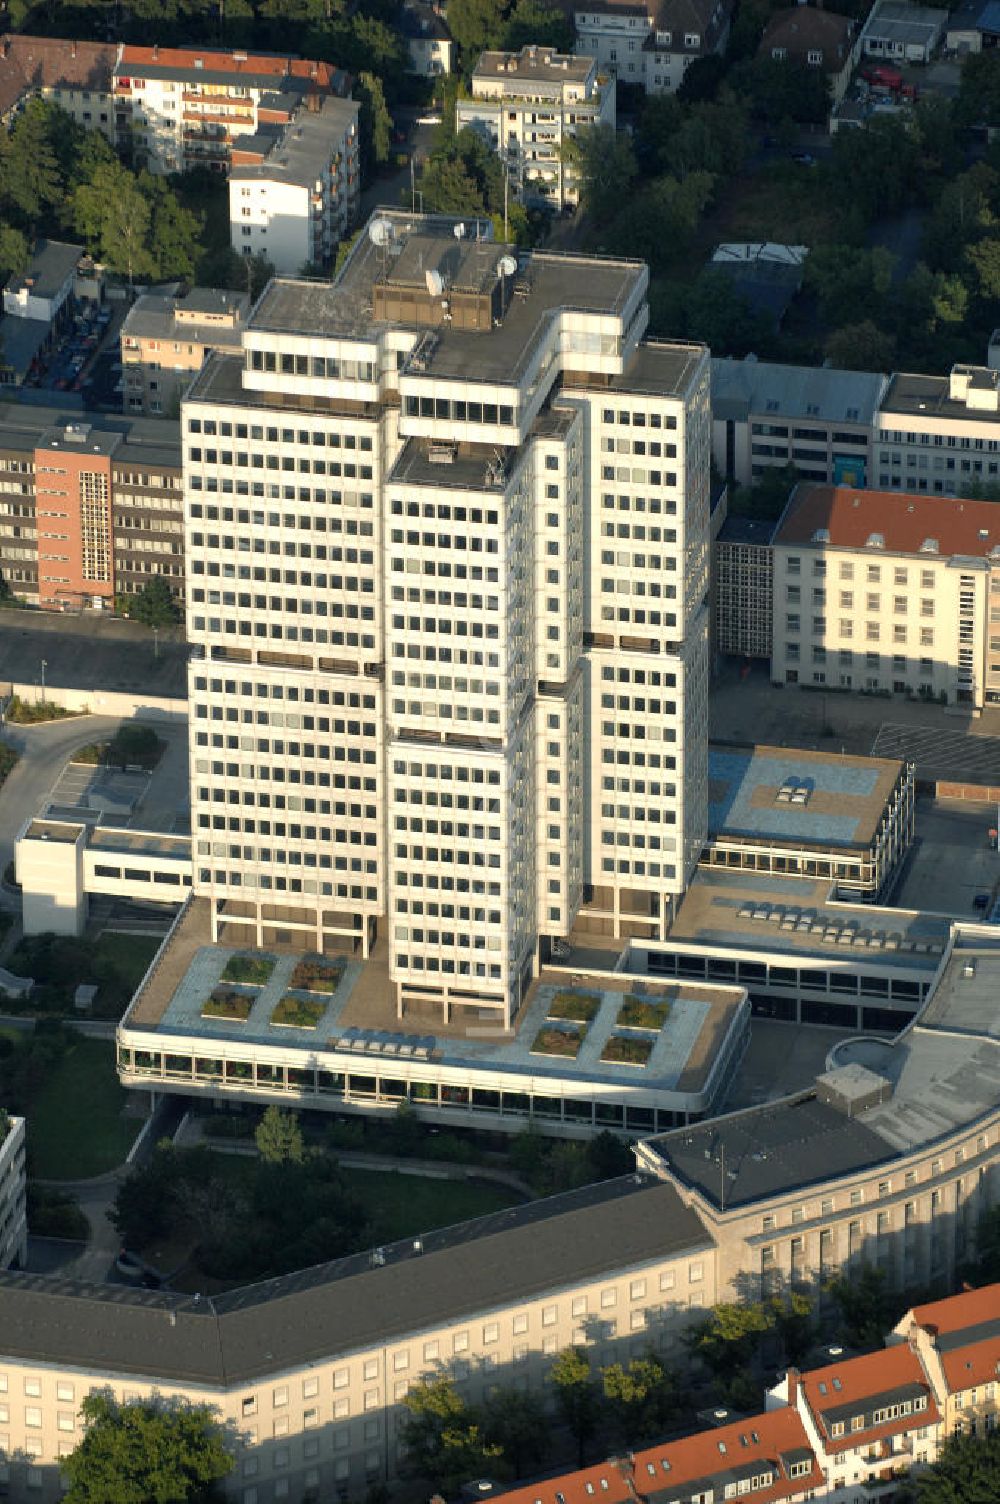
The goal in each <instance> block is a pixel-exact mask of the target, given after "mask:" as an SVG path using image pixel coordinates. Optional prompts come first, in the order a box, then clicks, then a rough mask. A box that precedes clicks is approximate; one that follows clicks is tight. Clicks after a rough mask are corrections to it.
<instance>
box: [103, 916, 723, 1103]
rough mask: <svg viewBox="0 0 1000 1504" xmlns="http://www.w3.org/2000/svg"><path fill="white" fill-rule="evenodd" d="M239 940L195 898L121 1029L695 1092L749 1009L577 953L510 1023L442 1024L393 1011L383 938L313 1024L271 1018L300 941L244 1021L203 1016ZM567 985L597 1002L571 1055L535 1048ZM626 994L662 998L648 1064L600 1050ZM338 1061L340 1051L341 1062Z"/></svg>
mask: <svg viewBox="0 0 1000 1504" xmlns="http://www.w3.org/2000/svg"><path fill="white" fill-rule="evenodd" d="M244 949H245V947H242V946H236V945H232V944H213V943H212V941H211V928H210V918H209V906H208V901H207V900H206V899H203V898H197V897H195V898H192V899H190V900H189V901H188V904H187V905H186V907H185V909H184V910H183V911H182V913H181V915H180V917H179V919H178V921H177V923H176V924H175V925H174V927H173V929H172V930H171V933H170V935H169V936H168V938H167V940H166V941H165V942H164V945H163V947H162V949H161V951H160V953H159V955H158V957H157V959H156V962H155V965H154V967H153V968H152V969H151V972H150V974H149V975H148V977H147V978H146V981H145V983H144V985H143V987H142V989H141V990H140V992H138V993H137V994H136V996H135V998H134V999H133V1001H132V1003H131V1005H130V1007H129V1010H128V1012H127V1013H126V1015H125V1018H124V1019H123V1020H122V1029H123V1030H124V1031H125V1032H126V1033H128V1032H130V1031H149V1030H155V1032H156V1034H157V1035H158V1036H161V1037H162V1038H163V1039H164V1042H165V1043H166V1042H167V1041H168V1040H169V1039H170V1038H171V1037H173V1038H178V1037H183V1038H196V1039H199V1040H207V1039H211V1040H213V1041H215V1042H216V1043H217V1044H220V1045H224V1044H225V1043H226V1042H234V1041H235V1042H238V1043H239V1044H244V1043H252V1044H254V1045H263V1046H272V1047H276V1048H280V1049H282V1050H283V1051H287V1050H288V1049H301V1050H304V1051H306V1052H308V1055H309V1057H310V1059H311V1060H315V1059H316V1058H317V1057H318V1056H321V1055H323V1054H327V1055H337V1056H338V1057H340V1056H342V1055H343V1054H345V1053H347V1054H349V1055H350V1056H352V1057H353V1058H355V1059H358V1057H364V1056H370V1057H381V1058H385V1057H386V1056H392V1057H394V1058H397V1059H400V1060H403V1059H411V1060H412V1059H433V1060H434V1061H435V1062H440V1063H441V1064H443V1065H453V1066H458V1067H462V1068H475V1069H477V1070H486V1071H497V1072H498V1073H501V1072H502V1073H503V1075H504V1076H505V1077H508V1078H509V1077H510V1076H511V1075H519V1076H525V1077H529V1076H530V1077H531V1078H532V1079H533V1080H535V1081H536V1082H537V1081H539V1080H542V1079H544V1078H546V1077H548V1078H551V1079H552V1080H553V1083H555V1082H556V1081H559V1080H563V1081H565V1080H573V1081H578V1082H584V1081H586V1082H588V1083H590V1082H593V1083H595V1084H603V1085H605V1086H611V1085H617V1086H622V1085H626V1084H627V1085H628V1086H630V1087H635V1088H638V1089H640V1090H641V1089H649V1090H652V1091H657V1092H675V1093H679V1094H691V1093H697V1092H699V1091H701V1090H703V1089H704V1087H705V1086H706V1084H707V1082H708V1080H709V1078H710V1075H711V1072H712V1069H713V1066H714V1064H715V1060H716V1058H717V1056H718V1054H719V1052H720V1050H721V1049H722V1047H723V1045H724V1044H725V1042H726V1040H727V1038H728V1036H729V1034H730V1031H731V1030H732V1028H733V1026H734V1024H735V1023H736V1021H737V1018H738V1017H739V1015H740V1014H741V1013H742V1012H743V1011H745V1008H746V1002H745V994H744V990H743V988H742V987H735V986H728V987H727V986H724V985H715V984H699V983H683V984H678V983H673V982H657V981H650V980H649V979H648V978H635V977H629V976H623V975H610V974H605V973H602V972H601V971H599V970H597V969H592V968H589V967H586V965H585V961H584V959H583V958H581V960H580V961H579V962H578V963H577V970H576V971H575V972H568V971H567V970H565V969H563V968H561V967H557V966H553V967H546V968H543V970H542V972H541V974H540V975H539V977H538V978H537V980H536V982H535V983H534V984H533V986H532V989H531V992H530V995H529V998H528V1001H527V1003H526V1005H525V1007H524V1009H523V1010H522V1013H521V1016H520V1018H519V1020H518V1023H517V1026H516V1029H515V1030H514V1031H513V1033H510V1032H505V1031H502V1030H500V1029H499V1028H498V1027H497V1026H496V1024H495V1022H491V1021H490V1020H488V1019H487V1020H479V1019H477V1020H475V1021H474V1022H473V1023H471V1024H470V1023H467V1022H461V1023H459V1022H453V1023H452V1024H451V1025H449V1026H444V1025H443V1024H442V1023H441V1022H440V1019H439V1018H437V1017H435V1016H433V1015H431V1014H427V1013H420V1014H416V1013H414V1014H410V1013H408V1014H407V1015H406V1016H405V1017H404V1018H402V1019H399V1018H397V1016H396V1010H395V1003H394V1001H393V996H392V989H391V986H390V982H389V972H388V952H387V947H386V946H385V943H384V941H380V942H379V943H378V945H377V946H376V948H375V950H374V952H373V954H372V956H371V957H370V958H369V960H368V961H362V960H361V959H360V958H356V957H354V956H350V955H349V956H346V957H342V958H341V959H342V960H343V962H344V968H343V974H342V976H341V978H340V981H339V983H338V985H337V988H336V990H335V992H334V993H333V994H332V995H331V996H330V997H329V999H328V1000H326V1008H325V1011H324V1013H323V1015H322V1017H321V1018H320V1019H319V1021H318V1024H317V1027H316V1028H313V1029H296V1028H290V1027H287V1026H284V1025H278V1026H275V1025H274V1024H272V1023H271V1015H272V1013H273V1012H274V1009H275V1007H276V1006H277V1004H278V1002H279V1001H280V1000H281V998H282V997H284V996H285V995H286V994H287V993H288V992H289V991H292V992H293V993H294V988H292V986H291V978H292V973H293V971H294V969H295V965H296V963H297V962H298V961H299V960H301V959H303V957H304V956H305V955H307V954H311V953H308V952H305V951H303V949H302V948H301V947H300V946H295V945H269V946H268V947H267V950H266V953H267V954H269V955H270V956H272V958H273V959H274V961H275V967H274V971H273V973H272V976H271V978H270V980H269V981H268V982H267V983H266V985H265V986H263V987H262V988H261V990H260V992H259V994H257V996H256V997H255V1000H254V1002H253V1006H252V1008H251V1010H250V1015H249V1017H248V1018H247V1019H246V1021H245V1022H242V1023H239V1024H233V1023H231V1022H228V1021H226V1020H224V1019H218V1018H205V1017H203V1016H202V1008H203V1006H204V1003H205V1001H206V999H207V998H208V996H209V994H210V993H211V991H212V989H213V988H214V987H215V986H216V985H217V984H218V983H219V982H220V980H221V978H222V972H223V970H224V969H225V966H226V962H227V961H228V959H229V958H230V956H232V955H233V954H234V953H236V951H237V950H244ZM567 990H571V991H574V992H582V993H587V994H590V995H591V996H592V997H593V998H595V999H596V1000H597V1011H596V1015H595V1016H594V1018H593V1019H592V1021H591V1022H590V1024H589V1026H588V1028H587V1030H586V1033H585V1037H584V1039H583V1042H582V1044H581V1045H580V1047H579V1051H578V1053H577V1056H576V1058H575V1059H573V1058H571V1057H565V1056H556V1055H549V1054H543V1053H538V1052H536V1051H534V1050H533V1048H532V1046H533V1043H534V1040H535V1037H536V1035H537V1034H538V1032H539V1030H540V1029H542V1028H543V1027H547V1026H548V1025H549V1022H550V1010H551V1008H552V1006H553V1002H554V999H555V997H556V995H557V993H560V992H566V991H567ZM625 994H640V995H641V996H642V998H643V1000H644V1001H648V1002H662V1003H665V1004H667V1005H668V1011H667V1018H666V1021H665V1023H664V1024H663V1026H662V1027H661V1028H659V1029H656V1030H650V1031H648V1037H649V1039H650V1042H651V1044H652V1050H651V1053H650V1056H649V1059H648V1061H647V1063H646V1064H645V1065H644V1066H636V1065H628V1064H621V1063H614V1062H608V1061H604V1060H602V1059H601V1055H602V1052H603V1050H604V1048H605V1046H606V1045H607V1042H608V1040H609V1039H610V1038H611V1036H612V1035H613V1034H615V1033H617V1032H620V1027H621V1026H620V1025H619V1024H618V1014H619V1011H620V1009H621V1007H622V1003H623V1000H624V995H625ZM556 1027H559V1025H558V1023H557V1024H556ZM342 1064H343V1062H342V1060H341V1067H340V1068H342Z"/></svg>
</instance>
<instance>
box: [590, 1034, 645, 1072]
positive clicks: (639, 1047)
mask: <svg viewBox="0 0 1000 1504" xmlns="http://www.w3.org/2000/svg"><path fill="white" fill-rule="evenodd" d="M652 1053H653V1041H652V1040H651V1039H626V1038H625V1037H624V1036H623V1035H621V1034H612V1036H611V1038H610V1039H609V1040H608V1042H607V1044H606V1045H605V1046H604V1049H603V1050H602V1051H601V1059H602V1060H604V1061H606V1062H608V1063H609V1064H618V1065H645V1064H646V1061H647V1060H648V1059H649V1057H650V1055H651V1054H652Z"/></svg>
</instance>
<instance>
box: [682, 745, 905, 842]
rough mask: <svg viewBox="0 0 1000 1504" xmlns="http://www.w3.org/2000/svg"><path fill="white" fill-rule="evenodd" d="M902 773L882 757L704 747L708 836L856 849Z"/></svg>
mask: <svg viewBox="0 0 1000 1504" xmlns="http://www.w3.org/2000/svg"><path fill="white" fill-rule="evenodd" d="M902 770H903V764H902V763H901V762H898V761H896V760H890V759H888V758H874V757H855V756H852V755H847V754H844V753H841V754H839V755H838V754H836V753H828V752H814V751H809V750H806V749H803V748H799V747H796V748H787V747H766V746H760V747H718V746H711V747H709V750H708V837H709V840H710V841H712V840H734V839H735V840H740V841H746V842H747V843H749V844H752V845H758V846H760V845H767V846H774V845H782V846H788V845H794V846H814V847H816V848H822V849H823V850H830V849H836V848H838V847H841V848H850V849H852V850H859V849H860V850H864V849H866V848H868V847H869V846H870V845H871V843H872V841H873V840H874V839H875V836H876V834H877V832H878V829H879V826H880V824H881V822H882V819H883V816H884V814H885V808H886V804H887V802H888V800H889V798H890V796H891V794H892V791H893V789H894V788H895V786H896V783H897V781H898V779H899V776H900V774H901V772H902Z"/></svg>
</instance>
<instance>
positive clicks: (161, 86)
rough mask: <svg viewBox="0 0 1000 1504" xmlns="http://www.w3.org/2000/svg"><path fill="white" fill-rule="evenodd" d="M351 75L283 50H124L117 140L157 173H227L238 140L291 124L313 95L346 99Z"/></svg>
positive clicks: (116, 88) (118, 69) (118, 72)
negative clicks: (201, 168) (205, 168)
mask: <svg viewBox="0 0 1000 1504" xmlns="http://www.w3.org/2000/svg"><path fill="white" fill-rule="evenodd" d="M350 86H351V80H350V77H349V76H348V75H347V74H346V73H344V72H342V71H341V70H340V69H337V68H332V67H331V66H330V64H329V63H321V62H313V61H310V60H309V59H307V58H299V57H291V56H284V55H281V54H277V53H253V52H251V53H246V52H229V51H219V50H214V49H212V48H183V47H158V46H153V47H122V49H121V52H120V55H119V58H118V62H117V65H116V66H115V69H114V79H113V92H114V111H115V125H116V130H117V139H118V141H119V144H121V143H122V142H123V141H124V140H126V139H131V142H132V144H133V146H134V147H135V149H136V151H138V152H139V153H140V154H141V155H143V156H144V157H145V160H146V165H147V166H148V167H149V169H150V171H152V172H183V171H184V170H185V169H187V168H190V167H195V166H208V167H211V168H214V169H216V170H217V171H220V172H227V171H228V169H229V165H230V162H231V159H232V146H233V142H234V141H235V140H237V139H238V138H239V137H240V136H244V135H250V136H252V135H254V134H255V133H256V132H257V130H258V128H259V127H260V126H262V125H272V126H275V125H276V126H281V125H287V124H288V123H289V122H290V121H291V120H292V119H293V117H294V116H295V115H296V114H297V113H298V112H299V110H300V109H301V108H302V107H303V106H304V104H305V102H306V99H307V97H308V96H309V95H310V94H313V95H317V96H318V97H319V98H320V99H322V98H325V97H326V96H328V95H331V94H332V95H336V96H338V97H340V98H346V97H347V96H348V95H349V94H350Z"/></svg>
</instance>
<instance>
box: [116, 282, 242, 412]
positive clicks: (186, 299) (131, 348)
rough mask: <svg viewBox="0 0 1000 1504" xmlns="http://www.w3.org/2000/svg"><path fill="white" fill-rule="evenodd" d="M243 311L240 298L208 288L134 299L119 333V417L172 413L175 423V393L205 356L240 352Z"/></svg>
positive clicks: (197, 368) (178, 394)
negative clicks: (121, 384)
mask: <svg viewBox="0 0 1000 1504" xmlns="http://www.w3.org/2000/svg"><path fill="white" fill-rule="evenodd" d="M249 307H250V299H249V297H248V296H247V294H246V293H238V292H220V291H218V290H217V289H216V288H212V287H194V288H182V289H180V290H178V291H176V292H168V293H159V292H152V293H146V294H144V295H143V296H142V297H139V298H136V300H135V302H134V303H133V304H132V307H131V308H130V309H129V311H128V313H127V314H126V316H125V321H124V323H123V324H122V329H121V352H122V365H123V367H124V391H123V393H122V407H123V409H124V411H125V412H127V413H147V414H149V415H151V416H154V417H155V416H158V415H160V414H163V413H170V412H172V411H173V410H174V409H176V411H174V416H175V417H176V416H177V415H178V414H179V412H180V396H181V392H182V391H183V390H184V387H185V386H186V385H187V383H188V382H189V381H190V380H191V375H192V373H193V372H194V371H200V370H201V368H202V366H203V365H204V363H205V357H206V355H207V354H208V352H209V351H210V350H228V351H230V352H233V351H238V350H239V349H240V348H241V347H242V340H243V320H244V319H245V318H246V315H247V311H248V310H249Z"/></svg>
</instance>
